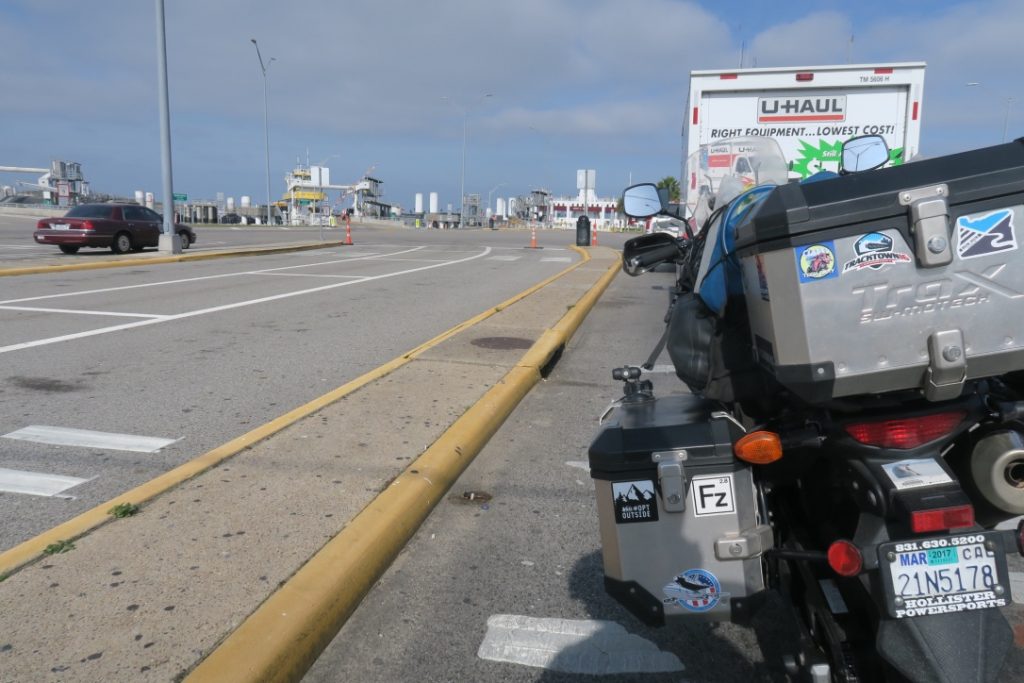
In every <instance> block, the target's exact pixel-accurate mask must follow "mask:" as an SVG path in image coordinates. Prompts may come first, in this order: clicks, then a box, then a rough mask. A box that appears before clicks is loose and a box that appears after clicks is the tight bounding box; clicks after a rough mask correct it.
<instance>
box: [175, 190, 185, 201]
mask: <svg viewBox="0 0 1024 683" xmlns="http://www.w3.org/2000/svg"><path fill="white" fill-rule="evenodd" d="M174 201H176V202H187V201H188V195H187V194H179V193H177V192H175V193H174Z"/></svg>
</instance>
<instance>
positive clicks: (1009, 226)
mask: <svg viewBox="0 0 1024 683" xmlns="http://www.w3.org/2000/svg"><path fill="white" fill-rule="evenodd" d="M1016 248H1017V235H1016V234H1015V233H1014V225H1013V209H999V210H998V211H990V212H988V213H975V214H971V215H967V216H960V217H959V218H957V219H956V253H957V255H958V256H959V257H960V258H961V259H971V258H978V257H981V256H988V255H989V254H997V253H999V252H1002V251H1013V250H1014V249H1016Z"/></svg>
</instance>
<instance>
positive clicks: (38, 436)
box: [4, 425, 178, 453]
mask: <svg viewBox="0 0 1024 683" xmlns="http://www.w3.org/2000/svg"><path fill="white" fill-rule="evenodd" d="M4 438H5V439H16V440H18V441H33V442H35V443H46V444H51V445H54V446H80V447H83V448H98V449H103V450H113V451H134V452H137V453H156V452H157V451H159V450H160V449H161V448H164V447H166V446H170V445H171V444H172V443H174V442H175V441H178V439H161V438H158V437H152V436H136V435H134V434H113V433H110V432H96V431H92V430H90V429H71V428H68V427H48V426H46V425H31V426H28V427H25V428H23V429H19V430H17V431H14V432H11V433H10V434H4Z"/></svg>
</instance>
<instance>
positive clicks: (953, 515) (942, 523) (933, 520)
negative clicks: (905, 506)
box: [910, 505, 974, 534]
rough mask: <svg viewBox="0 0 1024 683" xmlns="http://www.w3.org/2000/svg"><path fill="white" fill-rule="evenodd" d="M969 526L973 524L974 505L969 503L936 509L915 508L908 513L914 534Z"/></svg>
mask: <svg viewBox="0 0 1024 683" xmlns="http://www.w3.org/2000/svg"><path fill="white" fill-rule="evenodd" d="M971 526H974V507H973V506H971V505H957V506H954V507H948V508H939V509H938V510H915V511H914V512H911V513H910V528H911V529H913V531H914V533H915V534H925V533H928V532H931V531H946V530H948V529H961V528H963V527H971Z"/></svg>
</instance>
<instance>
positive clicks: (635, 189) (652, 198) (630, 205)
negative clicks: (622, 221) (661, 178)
mask: <svg viewBox="0 0 1024 683" xmlns="http://www.w3.org/2000/svg"><path fill="white" fill-rule="evenodd" d="M664 210H665V204H664V202H663V200H662V198H661V194H660V193H659V192H658V188H657V186H656V185H654V183H641V184H639V185H632V186H631V187H627V188H626V189H625V190H624V191H623V192H622V211H623V213H625V214H626V215H627V216H629V217H630V218H650V217H651V216H657V215H658V214H659V213H661V212H662V211H664Z"/></svg>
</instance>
